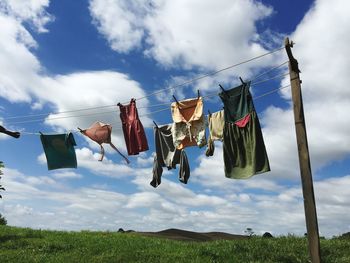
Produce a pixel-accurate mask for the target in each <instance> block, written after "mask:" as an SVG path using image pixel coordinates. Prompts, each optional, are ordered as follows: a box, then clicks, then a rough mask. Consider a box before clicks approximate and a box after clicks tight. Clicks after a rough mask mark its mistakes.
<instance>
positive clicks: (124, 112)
mask: <svg viewBox="0 0 350 263" xmlns="http://www.w3.org/2000/svg"><path fill="white" fill-rule="evenodd" d="M118 106H119V109H120V119H121V120H122V125H123V133H124V139H125V144H126V148H127V150H128V155H137V154H139V153H140V152H144V151H147V150H148V143H147V138H146V134H145V131H144V129H143V126H142V123H141V121H140V120H139V115H138V113H137V108H136V102H135V99H131V101H130V104H128V105H122V104H120V103H118Z"/></svg>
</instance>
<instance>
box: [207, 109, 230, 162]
mask: <svg viewBox="0 0 350 263" xmlns="http://www.w3.org/2000/svg"><path fill="white" fill-rule="evenodd" d="M224 124H225V118H224V111H223V110H221V111H217V112H214V113H209V115H208V125H209V136H208V145H207V150H206V152H205V155H206V156H213V154H214V150H215V145H214V141H222V140H223V132H224Z"/></svg>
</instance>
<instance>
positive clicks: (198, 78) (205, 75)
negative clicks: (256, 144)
mask: <svg viewBox="0 0 350 263" xmlns="http://www.w3.org/2000/svg"><path fill="white" fill-rule="evenodd" d="M282 49H284V47H280V48H277V49H275V50H272V51H270V52H267V53H264V54H262V55H259V56H256V57H253V58H250V59H247V60H245V61H241V62H239V63H236V64H233V65H231V66H228V67H226V68H223V69H219V70H217V71H213V72H210V73H207V74H204V75H201V76H199V77H196V78H193V79H190V80H188V81H185V82H183V83H181V84H178V85H175V86H172V87H169V88H164V89H161V90H158V91H155V92H152V93H149V94H148V95H146V96H143V97H140V98H137V99H136V100H142V99H145V98H148V97H150V96H152V95H155V94H158V93H161V92H163V91H166V90H171V89H176V88H179V87H182V86H185V85H187V84H190V83H192V82H195V81H197V80H200V79H203V78H206V77H209V76H213V75H216V74H218V73H220V72H222V71H224V70H228V69H231V68H234V67H237V66H240V65H242V64H245V63H248V62H251V61H253V60H256V59H259V58H262V57H265V56H267V55H270V54H273V53H275V52H277V51H280V50H282ZM125 103H127V102H125Z"/></svg>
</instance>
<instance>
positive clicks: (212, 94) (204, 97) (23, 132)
mask: <svg viewBox="0 0 350 263" xmlns="http://www.w3.org/2000/svg"><path fill="white" fill-rule="evenodd" d="M288 87H290V84H288V85H286V86H283V87H280V88H277V89H273V90H270V91H269V92H266V93H264V94H261V95H259V96H256V97H254V100H257V99H260V98H262V97H265V96H268V95H271V94H273V93H275V92H277V91H280V90H282V89H285V88H288ZM214 96H217V92H216V93H211V94H208V95H206V96H203V97H202V99H203V100H205V99H206V98H211V97H214ZM166 105H169V103H167V104H166ZM166 110H169V107H167V108H164V109H160V110H157V111H153V112H149V113H145V114H142V115H140V116H139V117H144V116H147V115H152V114H155V113H159V112H162V111H166ZM113 112H114V111H113ZM205 116H206V117H207V115H205ZM113 124H121V122H115V123H113ZM144 128H152V126H144ZM113 130H122V127H113ZM68 132H72V133H79V132H80V131H76V130H74V131H73V130H69V131H68ZM21 134H23V135H40V133H38V132H26V131H21ZM45 134H47V133H45ZM52 134H57V133H52ZM47 135H50V133H48V134H47Z"/></svg>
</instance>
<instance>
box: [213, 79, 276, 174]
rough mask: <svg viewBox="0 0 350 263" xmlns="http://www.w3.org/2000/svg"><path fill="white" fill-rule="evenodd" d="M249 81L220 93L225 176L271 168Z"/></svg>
mask: <svg viewBox="0 0 350 263" xmlns="http://www.w3.org/2000/svg"><path fill="white" fill-rule="evenodd" d="M249 87H250V82H248V83H245V84H242V85H240V86H238V87H235V88H233V89H230V90H227V91H223V92H221V93H220V94H219V96H220V98H221V100H222V101H223V103H224V117H225V125H224V135H223V152H224V164H225V176H226V177H229V178H234V179H246V178H249V177H251V176H253V175H255V174H258V173H264V172H268V171H270V165H269V160H268V157H267V153H266V148H265V144H264V139H263V136H262V133H261V127H260V123H259V119H258V116H257V114H256V112H255V109H254V104H253V100H252V96H251V94H250V92H249Z"/></svg>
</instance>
